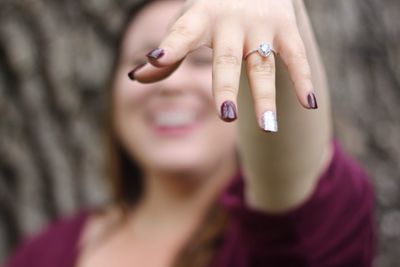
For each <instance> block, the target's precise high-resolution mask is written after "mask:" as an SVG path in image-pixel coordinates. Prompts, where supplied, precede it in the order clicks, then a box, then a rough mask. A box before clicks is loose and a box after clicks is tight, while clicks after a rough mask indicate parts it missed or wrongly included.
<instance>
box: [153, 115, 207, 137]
mask: <svg viewBox="0 0 400 267" xmlns="http://www.w3.org/2000/svg"><path fill="white" fill-rule="evenodd" d="M201 117H202V116H201V115H200V113H199V112H196V111H194V110H193V109H190V110H189V109H168V110H157V111H156V110H153V111H152V112H151V113H150V117H149V118H150V125H151V128H152V129H153V130H154V132H155V133H156V134H157V135H160V136H164V137H165V136H168V137H171V136H172V137H177V136H180V137H182V136H184V135H187V134H189V133H191V132H193V130H195V128H196V127H197V126H199V125H200V123H199V122H200V121H201Z"/></svg>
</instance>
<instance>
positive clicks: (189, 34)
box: [169, 24, 195, 40]
mask: <svg viewBox="0 0 400 267" xmlns="http://www.w3.org/2000/svg"><path fill="white" fill-rule="evenodd" d="M169 33H170V34H172V35H174V36H177V37H178V38H183V39H187V40H191V39H193V38H194V37H195V34H194V33H193V31H191V30H190V29H189V28H188V27H187V26H185V25H182V24H177V25H174V26H172V27H171V28H170V30H169Z"/></svg>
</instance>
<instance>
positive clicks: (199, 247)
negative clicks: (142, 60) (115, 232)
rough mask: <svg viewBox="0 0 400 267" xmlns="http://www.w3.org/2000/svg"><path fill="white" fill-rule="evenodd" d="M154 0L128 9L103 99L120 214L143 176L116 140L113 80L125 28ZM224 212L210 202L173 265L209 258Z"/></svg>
mask: <svg viewBox="0 0 400 267" xmlns="http://www.w3.org/2000/svg"><path fill="white" fill-rule="evenodd" d="M154 1H156V0H145V1H141V2H140V3H138V4H136V5H134V6H133V7H132V8H131V9H130V10H129V11H128V12H127V16H126V19H125V21H124V23H123V25H122V27H121V31H120V33H119V35H118V38H117V43H116V47H117V51H118V54H117V55H116V57H115V60H114V65H113V69H112V75H111V76H110V77H111V79H110V82H109V86H108V88H107V93H106V99H107V103H106V104H107V108H106V125H105V126H106V127H105V129H106V131H105V144H106V168H107V178H108V179H109V181H110V183H111V189H112V197H113V201H114V202H115V204H117V205H118V207H120V208H121V211H122V214H125V215H126V214H127V211H128V210H129V209H131V208H132V207H133V205H134V204H135V203H136V202H137V200H138V199H139V198H140V196H141V194H142V190H143V188H142V186H143V185H142V177H141V176H142V175H141V172H140V168H139V166H138V165H137V164H136V163H135V162H134V161H133V160H132V158H131V157H130V156H129V155H128V153H127V151H126V150H125V149H124V147H123V146H122V145H121V143H120V142H119V141H118V138H117V136H116V134H115V131H114V129H115V127H114V123H113V111H114V107H113V105H114V101H113V92H112V91H113V90H112V85H113V79H114V77H115V72H116V69H117V66H118V64H119V60H120V53H121V47H122V42H123V40H124V37H125V34H126V31H127V28H128V26H129V24H130V23H132V21H133V19H134V18H135V16H136V15H137V14H138V13H139V11H140V10H142V8H143V7H145V6H146V5H147V4H149V3H151V2H154ZM227 219H228V216H227V214H226V211H225V210H224V209H223V208H222V207H221V206H220V205H219V204H218V203H215V204H214V205H212V207H211V208H210V210H209V211H208V212H207V214H206V216H205V218H204V220H203V221H202V222H201V224H200V226H199V227H198V228H197V229H196V231H195V233H194V234H193V236H192V237H191V239H190V240H189V241H188V243H187V244H186V245H185V246H184V248H183V249H182V251H180V253H179V255H178V256H177V257H176V259H175V263H174V265H173V266H174V267H188V266H190V267H204V266H206V265H207V264H208V263H209V261H210V260H211V259H212V256H213V255H214V254H215V251H216V250H217V248H218V247H219V246H220V244H221V242H222V237H223V232H224V229H225V226H226V224H227Z"/></svg>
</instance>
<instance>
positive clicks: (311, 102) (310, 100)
mask: <svg viewBox="0 0 400 267" xmlns="http://www.w3.org/2000/svg"><path fill="white" fill-rule="evenodd" d="M307 100H308V106H309V107H310V108H312V109H317V108H318V104H317V99H316V98H315V94H314V93H309V94H308V96H307Z"/></svg>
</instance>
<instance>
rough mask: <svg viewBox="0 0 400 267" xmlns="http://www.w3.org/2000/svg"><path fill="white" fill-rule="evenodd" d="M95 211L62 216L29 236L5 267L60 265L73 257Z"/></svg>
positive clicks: (83, 211)
mask: <svg viewBox="0 0 400 267" xmlns="http://www.w3.org/2000/svg"><path fill="white" fill-rule="evenodd" d="M91 212H92V211H91V210H88V209H84V210H80V211H78V212H75V213H74V214H72V215H68V216H63V217H60V218H58V219H56V220H54V221H52V222H51V223H49V224H48V225H47V226H46V227H44V228H43V229H42V230H41V231H40V232H38V233H36V234H33V235H31V236H28V237H26V238H25V239H24V241H23V242H22V243H21V244H20V245H19V246H18V247H17V249H16V250H15V251H14V253H13V255H12V257H11V258H10V259H9V261H8V262H7V263H6V265H5V267H36V266H40V267H47V266H57V262H58V261H63V260H65V259H66V258H67V259H68V258H71V256H72V253H75V249H76V248H75V247H76V245H77V243H78V240H79V237H80V234H81V231H82V229H83V227H84V224H85V222H86V220H87V219H88V217H89V215H90V213H91ZM53 264H56V265H53Z"/></svg>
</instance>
